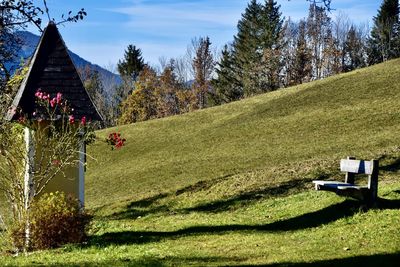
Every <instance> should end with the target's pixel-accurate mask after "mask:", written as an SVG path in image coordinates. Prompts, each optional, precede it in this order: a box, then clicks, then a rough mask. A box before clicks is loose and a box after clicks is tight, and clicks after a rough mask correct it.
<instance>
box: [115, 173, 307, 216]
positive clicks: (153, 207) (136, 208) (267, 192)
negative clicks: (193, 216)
mask: <svg viewBox="0 0 400 267" xmlns="http://www.w3.org/2000/svg"><path fill="white" fill-rule="evenodd" d="M227 177H230V175H226V176H223V177H219V178H217V179H214V180H210V181H200V182H198V183H195V184H193V185H190V186H186V187H184V188H182V189H178V190H177V191H175V192H174V193H163V194H158V195H155V196H152V197H149V198H145V199H141V200H138V201H134V202H131V203H129V204H128V205H127V206H126V208H125V209H124V211H122V212H115V213H113V214H112V215H110V216H109V217H110V218H111V219H115V220H124V219H136V218H137V217H143V216H146V215H149V214H156V213H163V212H164V213H172V214H176V213H188V212H221V211H226V210H232V209H235V208H239V207H242V206H245V205H248V204H249V203H251V202H254V201H258V200H260V199H264V198H266V197H271V196H286V195H289V194H291V193H296V192H299V191H302V190H305V189H308V188H310V186H311V181H312V180H313V179H296V180H291V181H287V182H283V183H281V184H279V185H278V186H274V187H264V188H261V189H257V190H253V191H249V192H244V193H242V194H239V195H236V196H233V197H231V198H228V199H222V200H217V201H213V202H209V203H204V204H200V205H198V206H195V207H190V208H185V209H180V210H173V209H171V207H169V206H168V205H165V204H163V205H160V204H159V203H157V202H158V201H159V200H162V199H165V198H167V197H170V196H173V195H175V196H178V195H181V194H183V193H186V192H198V191H201V190H207V189H209V188H211V187H212V186H213V185H215V184H216V183H218V182H220V181H222V180H224V179H226V178H227Z"/></svg>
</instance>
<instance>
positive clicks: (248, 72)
mask: <svg viewBox="0 0 400 267" xmlns="http://www.w3.org/2000/svg"><path fill="white" fill-rule="evenodd" d="M261 12H262V5H260V4H259V3H257V1H256V0H252V1H251V2H250V3H249V4H248V6H247V7H246V10H245V12H244V13H243V14H242V18H241V19H240V20H239V22H238V25H237V28H238V33H237V35H236V36H235V37H234V43H233V46H234V57H235V64H236V71H237V75H238V77H237V80H238V81H239V82H240V83H241V87H242V88H243V89H242V91H243V94H244V95H246V96H249V95H252V94H253V92H254V91H255V90H256V89H257V88H256V87H257V83H256V80H257V77H255V74H256V73H255V71H254V67H255V65H256V64H257V65H260V64H259V61H260V60H261V58H262V50H261V49H259V47H260V43H261V40H260V39H261V36H260V33H261V29H260V28H261Z"/></svg>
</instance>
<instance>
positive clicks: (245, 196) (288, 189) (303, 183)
mask: <svg viewBox="0 0 400 267" xmlns="http://www.w3.org/2000/svg"><path fill="white" fill-rule="evenodd" d="M312 180H313V179H296V180H291V181H287V182H284V183H281V184H279V185H278V186H275V187H264V188H262V189H257V190H253V191H249V192H245V193H242V194H240V195H236V196H233V197H231V198H228V199H222V200H216V201H212V202H209V203H204V204H200V205H198V206H195V207H190V208H186V209H182V211H184V212H193V211H195V212H221V211H226V210H230V209H232V208H237V207H241V206H245V205H246V204H248V202H253V201H257V200H260V199H263V198H266V197H271V196H286V195H289V194H290V193H295V192H299V191H301V190H305V189H308V188H309V187H310V185H311V181H312Z"/></svg>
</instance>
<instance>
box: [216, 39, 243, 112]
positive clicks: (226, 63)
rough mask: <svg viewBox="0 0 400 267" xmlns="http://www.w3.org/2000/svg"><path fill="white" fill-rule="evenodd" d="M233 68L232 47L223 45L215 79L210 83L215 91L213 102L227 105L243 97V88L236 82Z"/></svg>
mask: <svg viewBox="0 0 400 267" xmlns="http://www.w3.org/2000/svg"><path fill="white" fill-rule="evenodd" d="M235 67H236V64H235V62H234V55H233V51H232V47H230V46H228V45H225V46H224V48H223V49H222V52H221V60H220V62H219V63H218V64H217V68H216V74H217V78H215V79H214V80H213V81H212V86H213V87H214V89H215V91H216V101H215V102H217V103H219V104H222V103H229V102H232V101H236V100H239V99H241V98H242V97H243V88H242V86H241V83H240V82H239V81H238V80H237V75H236V69H235Z"/></svg>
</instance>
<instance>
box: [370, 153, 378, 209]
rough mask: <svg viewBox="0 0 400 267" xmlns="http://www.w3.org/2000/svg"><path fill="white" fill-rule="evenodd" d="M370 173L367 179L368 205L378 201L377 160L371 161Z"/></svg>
mask: <svg viewBox="0 0 400 267" xmlns="http://www.w3.org/2000/svg"><path fill="white" fill-rule="evenodd" d="M372 166H373V168H372V173H371V175H369V177H368V188H369V190H370V192H371V193H370V202H371V203H370V204H371V205H373V204H374V203H376V201H377V199H378V176H379V160H372Z"/></svg>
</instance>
